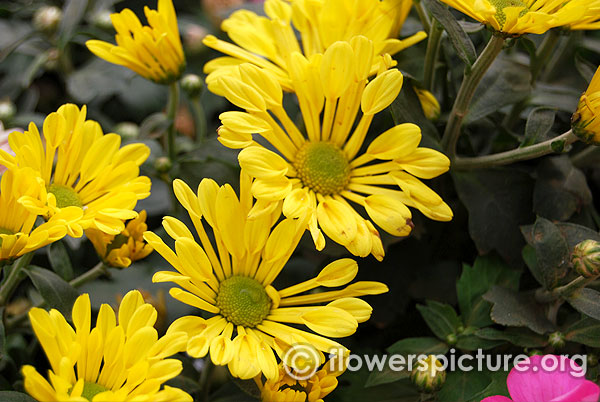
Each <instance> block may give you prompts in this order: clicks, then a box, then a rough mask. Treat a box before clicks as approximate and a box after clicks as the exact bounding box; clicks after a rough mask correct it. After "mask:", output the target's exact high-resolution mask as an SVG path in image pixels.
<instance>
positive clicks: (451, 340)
mask: <svg viewBox="0 0 600 402" xmlns="http://www.w3.org/2000/svg"><path fill="white" fill-rule="evenodd" d="M456 342H458V338H457V337H456V335H455V334H448V336H446V343H447V344H448V345H450V346H452V345H456Z"/></svg>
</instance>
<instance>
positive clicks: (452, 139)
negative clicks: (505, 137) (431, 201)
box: [442, 35, 506, 159]
mask: <svg viewBox="0 0 600 402" xmlns="http://www.w3.org/2000/svg"><path fill="white" fill-rule="evenodd" d="M505 40H506V39H505V38H504V37H502V36H500V35H492V38H491V39H490V41H489V42H488V44H487V45H486V47H485V49H483V51H482V52H481V54H480V55H479V57H478V58H477V60H476V61H475V63H474V64H473V66H472V68H471V70H470V71H468V70H466V71H465V74H464V77H463V81H462V84H461V85H460V89H459V90H458V95H457V96H456V101H455V102H454V106H453V107H452V111H451V112H450V117H449V119H448V124H447V125H446V130H445V131H444V136H443V137H442V148H443V149H444V151H445V152H446V154H447V155H448V156H449V157H450V159H453V158H454V156H455V155H456V143H457V142H458V137H459V136H460V128H461V125H462V122H463V120H464V118H465V116H466V115H467V111H468V108H469V104H470V103H471V99H472V98H473V94H474V93H475V90H476V89H477V86H478V85H479V82H480V81H481V79H482V78H483V76H484V74H485V72H486V71H487V70H488V68H489V67H490V66H491V65H492V63H493V62H494V60H495V59H496V57H497V56H498V55H499V54H500V51H502V47H503V46H504V41H505Z"/></svg>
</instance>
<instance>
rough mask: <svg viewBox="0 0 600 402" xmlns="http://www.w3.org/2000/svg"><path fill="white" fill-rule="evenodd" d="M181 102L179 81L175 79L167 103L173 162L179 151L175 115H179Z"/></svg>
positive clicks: (169, 143) (169, 151)
mask: <svg viewBox="0 0 600 402" xmlns="http://www.w3.org/2000/svg"><path fill="white" fill-rule="evenodd" d="M178 104H179V82H178V81H175V82H174V83H172V84H171V85H169V100H168V103H167V119H169V129H168V130H167V154H168V156H169V159H170V160H171V162H175V156H176V155H177V152H176V150H175V136H176V133H175V116H176V115H177V106H178Z"/></svg>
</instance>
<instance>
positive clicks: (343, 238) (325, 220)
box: [317, 199, 358, 246]
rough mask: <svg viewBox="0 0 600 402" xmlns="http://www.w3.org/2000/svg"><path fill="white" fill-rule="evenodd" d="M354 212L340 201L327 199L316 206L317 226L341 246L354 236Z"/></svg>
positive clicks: (355, 228) (355, 230)
mask: <svg viewBox="0 0 600 402" xmlns="http://www.w3.org/2000/svg"><path fill="white" fill-rule="evenodd" d="M355 213H356V212H354V211H353V210H352V209H350V207H348V206H346V205H345V204H343V203H342V202H340V201H337V200H334V199H327V200H325V201H323V202H320V203H319V205H318V206H317V218H318V220H319V226H321V228H322V229H323V231H324V232H325V234H326V235H327V236H329V237H330V238H331V240H333V241H335V242H336V243H339V244H341V245H343V246H345V245H346V244H349V243H350V242H351V241H352V240H354V238H355V237H356V233H357V231H358V230H357V227H356V220H355V219H354V214H355Z"/></svg>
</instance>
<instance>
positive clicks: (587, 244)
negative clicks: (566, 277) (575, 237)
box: [571, 239, 600, 278]
mask: <svg viewBox="0 0 600 402" xmlns="http://www.w3.org/2000/svg"><path fill="white" fill-rule="evenodd" d="M571 264H573V268H574V269H575V271H577V273H578V274H579V275H581V276H583V277H585V278H591V277H594V276H597V275H600V243H599V242H597V241H595V240H591V239H588V240H584V241H582V242H581V243H579V244H577V245H576V246H575V247H574V248H573V252H572V253H571Z"/></svg>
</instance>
